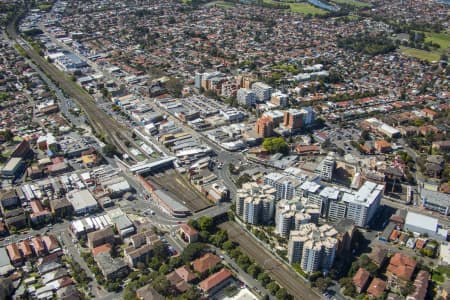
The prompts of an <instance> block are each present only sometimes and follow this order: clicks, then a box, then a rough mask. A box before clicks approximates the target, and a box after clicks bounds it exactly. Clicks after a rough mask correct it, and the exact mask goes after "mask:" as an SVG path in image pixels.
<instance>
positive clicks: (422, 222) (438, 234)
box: [403, 211, 448, 241]
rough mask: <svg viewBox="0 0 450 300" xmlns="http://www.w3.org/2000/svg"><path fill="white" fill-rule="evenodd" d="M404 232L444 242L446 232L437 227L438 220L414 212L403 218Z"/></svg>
mask: <svg viewBox="0 0 450 300" xmlns="http://www.w3.org/2000/svg"><path fill="white" fill-rule="evenodd" d="M403 229H404V230H409V231H412V232H417V233H419V234H427V235H428V236H429V237H430V238H433V239H438V240H442V241H445V240H447V233H448V232H447V230H445V229H443V228H442V227H441V226H439V222H438V219H436V218H433V217H429V216H426V215H422V214H418V213H415V212H410V211H409V212H408V214H407V215H406V218H405V225H404V226H403Z"/></svg>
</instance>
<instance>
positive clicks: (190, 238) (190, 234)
mask: <svg viewBox="0 0 450 300" xmlns="http://www.w3.org/2000/svg"><path fill="white" fill-rule="evenodd" d="M179 232H180V235H181V238H182V239H183V240H184V241H185V242H187V243H188V244H190V243H194V242H196V241H197V240H198V231H197V230H196V229H195V228H193V227H192V226H191V225H189V224H181V226H180V231H179Z"/></svg>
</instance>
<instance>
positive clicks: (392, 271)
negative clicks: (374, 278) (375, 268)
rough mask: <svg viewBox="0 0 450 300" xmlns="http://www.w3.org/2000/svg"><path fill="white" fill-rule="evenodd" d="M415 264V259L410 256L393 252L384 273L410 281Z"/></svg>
mask: <svg viewBox="0 0 450 300" xmlns="http://www.w3.org/2000/svg"><path fill="white" fill-rule="evenodd" d="M416 265H417V263H416V261H415V260H414V259H412V258H411V257H409V256H406V255H404V254H401V253H395V254H394V255H393V256H392V257H391V259H390V261H389V265H388V267H387V272H386V274H387V276H388V277H390V278H395V279H400V280H403V281H410V280H411V277H412V275H413V273H414V270H415V269H416Z"/></svg>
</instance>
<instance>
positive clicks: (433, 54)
mask: <svg viewBox="0 0 450 300" xmlns="http://www.w3.org/2000/svg"><path fill="white" fill-rule="evenodd" d="M400 51H401V52H402V53H403V54H404V55H407V56H413V57H416V58H418V59H422V60H427V61H437V60H439V59H440V58H441V53H439V52H437V51H425V50H419V49H414V48H408V47H400Z"/></svg>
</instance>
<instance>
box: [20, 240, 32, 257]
mask: <svg viewBox="0 0 450 300" xmlns="http://www.w3.org/2000/svg"><path fill="white" fill-rule="evenodd" d="M18 247H19V250H20V252H21V253H22V256H23V257H24V258H25V259H28V258H30V257H32V256H33V250H32V249H31V245H30V242H29V241H28V240H23V241H21V242H20V243H19V244H18Z"/></svg>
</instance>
